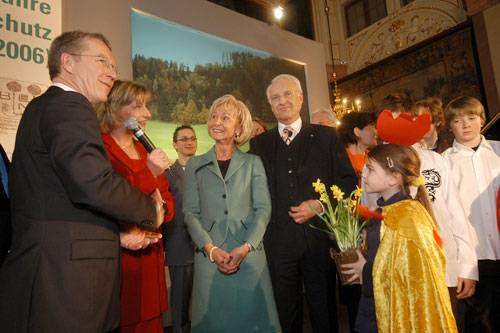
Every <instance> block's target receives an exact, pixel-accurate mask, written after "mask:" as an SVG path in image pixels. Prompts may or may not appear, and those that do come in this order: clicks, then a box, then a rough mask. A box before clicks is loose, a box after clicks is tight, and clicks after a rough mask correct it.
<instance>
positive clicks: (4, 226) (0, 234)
mask: <svg viewBox="0 0 500 333" xmlns="http://www.w3.org/2000/svg"><path fill="white" fill-rule="evenodd" d="M0 155H2V159H1V160H0V175H1V179H2V184H1V186H0V267H2V264H3V261H4V260H5V257H6V256H7V253H8V252H9V249H10V237H11V229H10V200H9V168H10V161H9V158H8V157H7V154H6V153H5V150H4V149H3V146H2V145H1V144H0Z"/></svg>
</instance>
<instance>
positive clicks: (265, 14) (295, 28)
mask: <svg viewBox="0 0 500 333" xmlns="http://www.w3.org/2000/svg"><path fill="white" fill-rule="evenodd" d="M207 1H210V2H213V3H215V4H217V5H219V6H222V7H226V8H228V9H231V10H234V11H236V12H238V13H240V14H243V15H246V16H249V17H253V18H254V19H257V20H260V21H262V22H266V23H268V24H274V23H275V22H276V19H275V18H274V16H273V13H272V10H273V7H274V6H272V4H277V3H279V4H280V5H281V7H283V11H284V15H283V18H282V19H281V24H280V26H281V27H282V28H283V29H285V30H288V31H290V32H293V33H295V34H297V35H300V36H303V37H306V38H309V39H314V33H313V28H312V15H311V4H310V0H281V1H279V0H276V1H274V0H207Z"/></svg>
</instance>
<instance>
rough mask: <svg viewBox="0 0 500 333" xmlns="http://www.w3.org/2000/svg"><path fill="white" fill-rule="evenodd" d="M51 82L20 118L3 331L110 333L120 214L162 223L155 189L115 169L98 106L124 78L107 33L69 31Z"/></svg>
mask: <svg viewBox="0 0 500 333" xmlns="http://www.w3.org/2000/svg"><path fill="white" fill-rule="evenodd" d="M48 67H49V73H50V78H51V80H52V82H53V84H52V86H50V87H49V89H48V90H47V91H46V92H45V93H44V94H42V95H41V96H39V97H37V98H35V99H34V100H32V101H31V102H30V103H29V104H28V106H27V107H26V110H25V112H24V114H23V116H22V119H21V122H20V124H19V128H18V132H17V137H16V145H15V148H14V154H13V157H12V165H11V167H10V170H9V173H10V175H9V194H10V200H11V207H12V218H11V220H12V245H11V251H10V253H9V254H8V256H7V258H6V260H5V262H4V265H3V266H2V268H1V270H0V327H1V330H2V331H4V332H28V331H40V332H107V331H111V330H113V329H114V328H116V327H117V326H118V321H119V315H120V311H119V310H120V309H119V304H120V303H119V295H120V238H119V228H118V222H117V221H118V220H119V221H123V222H124V223H131V224H135V225H138V226H140V227H142V228H146V229H153V228H157V227H159V225H160V224H161V223H162V221H163V215H164V209H163V207H162V199H161V196H160V194H159V192H158V191H156V192H154V193H153V194H152V195H151V196H152V198H151V197H149V196H148V195H144V194H142V193H140V192H139V191H138V190H137V189H135V188H134V187H132V186H130V185H129V183H128V182H127V181H126V180H125V179H124V178H123V177H122V176H120V175H119V174H117V173H115V171H114V170H113V168H112V166H111V164H110V162H109V158H108V155H107V152H106V149H105V147H104V144H103V142H102V139H101V134H100V131H99V126H98V121H97V117H96V114H95V111H94V109H93V108H92V104H95V103H99V102H104V101H106V99H107V96H108V93H109V90H110V89H111V87H112V86H113V83H114V81H115V79H116V78H117V71H116V67H115V65H114V60H113V56H112V54H111V48H110V46H109V42H108V40H107V39H106V38H105V37H104V36H103V35H101V34H98V33H85V32H81V31H70V32H65V33H63V34H62V35H60V36H58V37H57V38H56V39H55V40H54V41H53V42H52V45H51V47H50V50H49V57H48Z"/></svg>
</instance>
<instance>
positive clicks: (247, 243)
mask: <svg viewBox="0 0 500 333" xmlns="http://www.w3.org/2000/svg"><path fill="white" fill-rule="evenodd" d="M243 244H245V245H246V246H248V252H250V251H252V245H251V244H250V243H249V242H243Z"/></svg>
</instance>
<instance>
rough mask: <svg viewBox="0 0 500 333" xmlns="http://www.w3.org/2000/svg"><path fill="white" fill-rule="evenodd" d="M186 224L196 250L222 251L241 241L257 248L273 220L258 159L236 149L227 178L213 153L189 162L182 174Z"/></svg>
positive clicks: (267, 191)
mask: <svg viewBox="0 0 500 333" xmlns="http://www.w3.org/2000/svg"><path fill="white" fill-rule="evenodd" d="M183 211H184V219H185V223H186V225H187V226H188V229H189V233H190V234H191V237H192V239H193V241H194V242H195V244H196V246H197V247H198V248H200V249H202V248H203V247H204V246H205V245H206V244H208V243H211V242H213V243H214V245H215V246H218V247H221V248H223V249H225V250H226V251H230V250H232V249H233V248H234V247H235V246H239V245H241V243H242V242H249V243H250V244H251V245H252V247H253V248H254V249H259V250H260V249H261V248H262V247H261V246H260V244H261V242H262V238H263V236H264V232H265V231H266V227H267V224H268V223H269V219H270V217H271V198H270V195H269V190H268V187H267V179H266V173H265V170H264V166H263V165H262V161H261V159H260V157H258V156H255V155H250V154H246V153H243V152H241V151H240V150H239V149H238V148H235V149H234V152H233V156H232V158H231V162H230V165H229V168H228V170H227V173H226V177H225V179H224V178H222V175H221V173H220V170H219V166H218V164H217V159H216V156H215V150H214V148H212V149H211V150H210V151H209V152H207V153H206V154H204V155H200V156H195V157H193V158H191V159H190V160H189V162H188V164H187V166H186V173H185V175H184V197H183Z"/></svg>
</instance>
